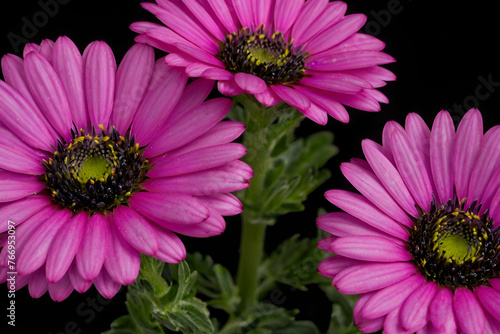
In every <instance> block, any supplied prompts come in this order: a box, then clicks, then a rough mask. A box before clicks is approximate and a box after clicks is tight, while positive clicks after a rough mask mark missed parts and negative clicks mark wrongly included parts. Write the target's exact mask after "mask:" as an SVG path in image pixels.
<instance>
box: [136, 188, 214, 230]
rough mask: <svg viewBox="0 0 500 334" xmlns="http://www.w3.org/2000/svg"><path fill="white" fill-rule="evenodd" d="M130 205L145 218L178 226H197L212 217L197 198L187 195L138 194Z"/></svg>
mask: <svg viewBox="0 0 500 334" xmlns="http://www.w3.org/2000/svg"><path fill="white" fill-rule="evenodd" d="M129 205H130V206H131V207H132V208H134V209H135V210H137V211H139V212H140V213H141V214H143V215H144V216H146V217H148V218H149V219H152V220H154V221H156V220H157V219H160V220H164V221H168V222H172V223H177V224H197V223H201V222H203V221H205V220H207V218H208V217H209V216H210V214H209V211H208V209H207V208H206V207H205V206H203V205H202V204H201V203H199V202H198V201H197V200H196V198H195V197H193V196H190V195H185V194H164V193H148V192H138V193H135V194H134V195H133V196H131V197H130V199H129Z"/></svg>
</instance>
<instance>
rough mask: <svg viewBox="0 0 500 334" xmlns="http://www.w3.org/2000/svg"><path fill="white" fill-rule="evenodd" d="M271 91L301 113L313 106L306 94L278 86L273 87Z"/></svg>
mask: <svg viewBox="0 0 500 334" xmlns="http://www.w3.org/2000/svg"><path fill="white" fill-rule="evenodd" d="M271 89H272V90H273V92H274V93H275V94H276V95H278V96H279V97H280V98H281V99H283V101H285V102H286V103H287V104H289V105H290V106H292V107H294V108H297V109H298V110H299V111H302V110H305V109H308V108H309V107H310V106H311V101H310V100H309V99H308V98H307V97H306V96H305V95H304V94H302V93H300V92H299V91H298V90H296V89H294V88H292V87H288V86H284V85H276V86H271Z"/></svg>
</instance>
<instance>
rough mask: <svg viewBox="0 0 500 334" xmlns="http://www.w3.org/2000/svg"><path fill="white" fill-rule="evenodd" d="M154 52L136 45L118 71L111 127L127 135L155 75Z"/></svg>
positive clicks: (127, 54) (144, 46) (147, 47)
mask: <svg viewBox="0 0 500 334" xmlns="http://www.w3.org/2000/svg"><path fill="white" fill-rule="evenodd" d="M154 63H155V58H154V50H153V48H151V47H150V46H147V45H144V44H135V45H134V46H132V47H131V48H130V50H128V51H127V53H126V54H125V56H124V57H123V60H122V61H121V63H120V65H119V66H118V70H117V71H116V91H115V96H114V101H113V112H112V113H111V125H113V126H115V127H116V129H117V130H118V132H120V133H126V132H127V130H128V128H129V126H130V124H131V122H132V119H133V118H134V115H135V112H136V110H137V107H138V106H139V103H140V102H141V100H142V98H143V96H144V92H145V91H146V88H147V87H148V83H149V81H150V79H151V76H152V75H153V67H154Z"/></svg>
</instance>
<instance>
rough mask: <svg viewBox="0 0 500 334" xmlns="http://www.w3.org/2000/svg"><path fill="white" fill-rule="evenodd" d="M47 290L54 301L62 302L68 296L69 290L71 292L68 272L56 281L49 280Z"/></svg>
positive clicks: (71, 287) (71, 286)
mask: <svg viewBox="0 0 500 334" xmlns="http://www.w3.org/2000/svg"><path fill="white" fill-rule="evenodd" d="M48 290H49V295H50V298H52V300H53V301H55V302H62V301H63V300H65V299H66V298H68V297H69V295H70V294H71V292H73V285H72V284H71V280H70V279H69V276H68V274H66V275H64V276H63V278H61V279H60V280H59V281H57V282H56V283H50V282H49V287H48Z"/></svg>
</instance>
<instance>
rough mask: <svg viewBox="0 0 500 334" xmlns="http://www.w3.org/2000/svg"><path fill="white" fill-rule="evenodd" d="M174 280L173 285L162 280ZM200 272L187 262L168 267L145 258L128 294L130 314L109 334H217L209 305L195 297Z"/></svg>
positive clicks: (119, 320) (121, 319)
mask: <svg viewBox="0 0 500 334" xmlns="http://www.w3.org/2000/svg"><path fill="white" fill-rule="evenodd" d="M162 273H163V275H164V276H166V277H170V279H171V282H170V284H169V283H167V282H166V281H165V279H164V278H163V277H162ZM196 280H197V273H196V272H195V271H194V272H191V270H190V269H189V266H188V264H187V263H186V262H181V263H179V264H177V265H169V266H165V267H164V263H162V262H161V261H159V260H156V259H154V258H152V257H147V256H143V257H142V264H141V272H140V274H139V278H138V279H137V281H136V282H134V283H133V284H132V285H131V286H130V287H129V290H128V293H127V301H126V305H127V309H128V311H129V315H126V316H123V317H121V318H118V319H117V320H115V321H114V322H113V323H112V324H111V330H110V331H108V332H106V334H126V333H135V334H142V333H168V332H169V331H176V332H182V333H184V334H205V333H213V332H214V328H213V325H212V322H211V320H210V317H209V312H208V309H207V306H206V304H205V303H204V302H202V301H201V300H200V299H198V298H196V297H195V294H196V289H195V287H194V285H195V283H196Z"/></svg>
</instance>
